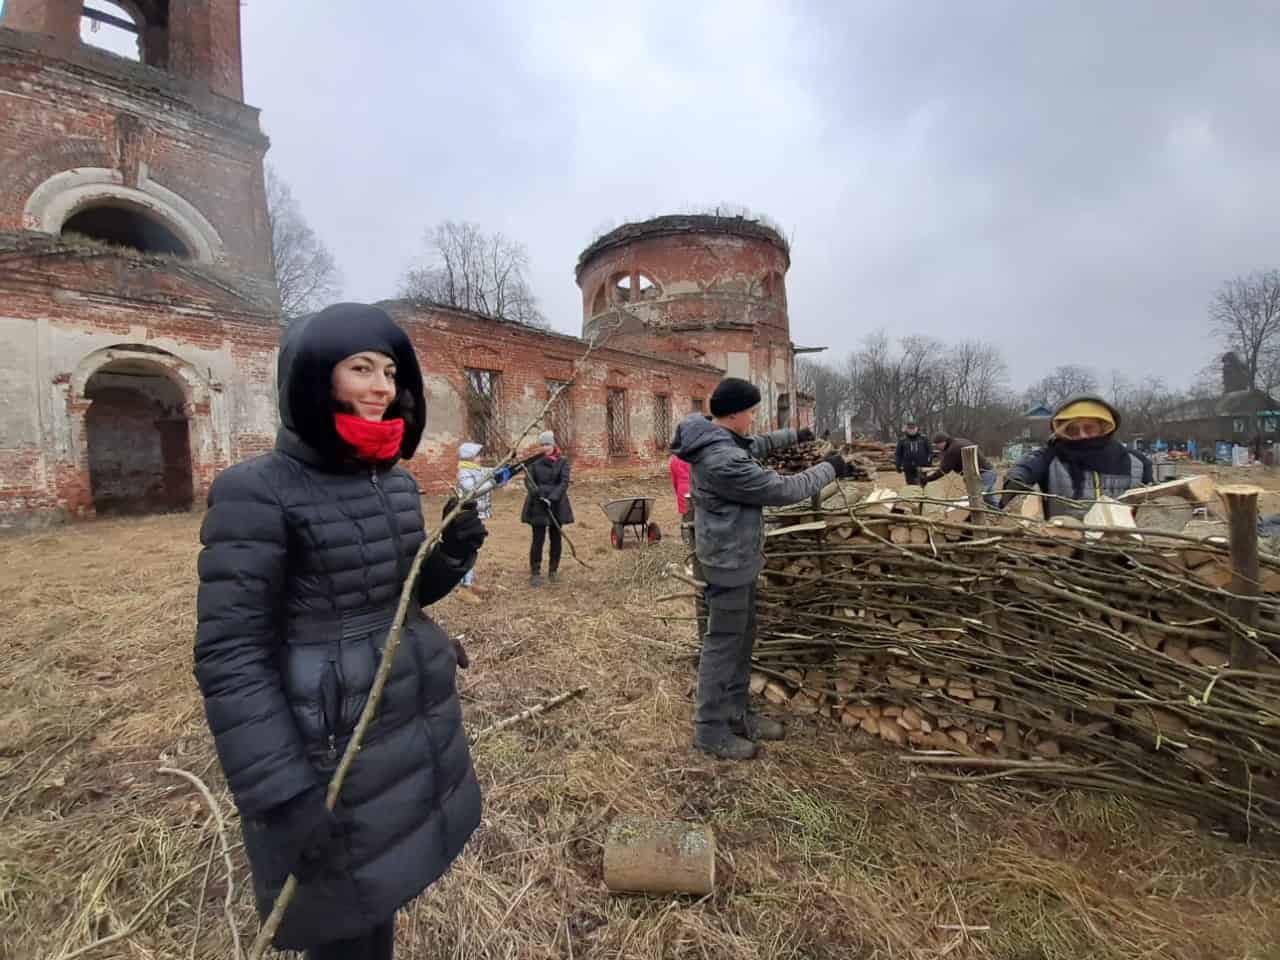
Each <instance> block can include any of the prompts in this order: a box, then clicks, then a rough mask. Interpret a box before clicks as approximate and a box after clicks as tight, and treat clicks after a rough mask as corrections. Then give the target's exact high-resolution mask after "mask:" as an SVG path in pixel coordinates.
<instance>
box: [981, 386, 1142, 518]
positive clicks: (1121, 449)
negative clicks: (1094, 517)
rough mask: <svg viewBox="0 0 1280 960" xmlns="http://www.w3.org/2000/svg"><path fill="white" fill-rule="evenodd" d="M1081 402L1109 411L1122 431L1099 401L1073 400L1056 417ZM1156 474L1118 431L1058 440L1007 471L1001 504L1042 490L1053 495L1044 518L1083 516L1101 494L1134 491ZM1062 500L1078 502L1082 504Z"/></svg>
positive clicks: (1117, 417)
mask: <svg viewBox="0 0 1280 960" xmlns="http://www.w3.org/2000/svg"><path fill="white" fill-rule="evenodd" d="M1082 400H1088V401H1092V402H1093V403H1099V404H1102V405H1103V406H1104V407H1106V408H1107V410H1109V411H1110V412H1111V417H1112V420H1113V422H1114V423H1115V425H1116V429H1117V430H1118V429H1119V427H1120V412H1119V411H1118V410H1116V408H1115V407H1113V406H1111V404H1109V403H1107V402H1106V401H1105V400H1103V399H1102V398H1101V397H1095V396H1076V397H1069V398H1068V399H1066V400H1064V401H1063V402H1062V403H1060V404H1058V407H1057V409H1056V410H1055V411H1054V417H1055V418H1056V417H1057V416H1058V414H1059V413H1060V412H1061V411H1062V410H1065V409H1066V408H1067V407H1069V406H1070V405H1071V404H1073V403H1077V402H1079V401H1082ZM1152 472H1153V471H1152V467H1151V461H1150V460H1148V459H1147V458H1146V457H1145V456H1143V455H1142V454H1141V453H1138V452H1137V451H1136V450H1129V449H1128V448H1127V447H1125V446H1124V444H1122V443H1121V442H1120V441H1119V440H1117V439H1116V438H1115V431H1112V432H1111V433H1108V434H1106V435H1105V436H1102V437H1094V438H1093V439H1090V440H1067V439H1064V438H1062V437H1058V436H1054V437H1051V438H1050V440H1049V442H1048V444H1047V445H1046V446H1044V447H1042V448H1041V449H1039V450H1037V451H1036V452H1035V453H1033V454H1031V455H1030V456H1027V457H1024V458H1023V459H1021V460H1019V461H1018V462H1017V463H1015V464H1014V465H1013V466H1012V467H1010V468H1009V472H1008V473H1007V474H1006V475H1005V479H1004V488H1003V496H1002V497H1001V498H1000V505H1001V506H1002V507H1004V506H1006V505H1007V504H1008V502H1009V501H1010V500H1012V499H1013V498H1014V497H1015V496H1017V494H1018V493H1020V492H1022V491H1025V490H1033V489H1035V488H1039V489H1040V490H1041V492H1043V493H1048V494H1051V495H1052V497H1050V498H1048V499H1046V500H1045V516H1046V517H1049V518H1052V517H1055V516H1064V515H1069V516H1076V517H1080V516H1083V515H1084V513H1085V512H1087V510H1088V507H1089V505H1090V504H1091V503H1092V502H1093V501H1095V500H1097V499H1098V497H1099V496H1108V497H1112V498H1114V497H1117V496H1119V495H1120V494H1122V493H1124V492H1125V491H1126V490H1129V489H1132V488H1133V487H1137V486H1141V485H1143V484H1148V483H1151V481H1152ZM1061 498H1067V499H1070V500H1074V501H1077V503H1078V505H1072V504H1070V503H1068V502H1066V500H1065V499H1061Z"/></svg>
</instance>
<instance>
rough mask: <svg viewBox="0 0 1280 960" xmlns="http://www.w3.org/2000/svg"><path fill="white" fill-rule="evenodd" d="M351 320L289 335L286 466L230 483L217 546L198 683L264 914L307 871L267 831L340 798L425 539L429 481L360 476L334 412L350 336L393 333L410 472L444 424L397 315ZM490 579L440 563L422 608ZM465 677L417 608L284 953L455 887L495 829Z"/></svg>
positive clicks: (287, 930)
mask: <svg viewBox="0 0 1280 960" xmlns="http://www.w3.org/2000/svg"><path fill="white" fill-rule="evenodd" d="M339 306H340V307H344V308H348V309H347V310H346V311H345V313H344V312H343V311H342V310H339V309H338V308H329V309H328V310H326V311H323V312H322V313H320V314H317V315H315V316H314V317H311V318H308V319H307V320H305V321H297V322H295V323H294V324H293V326H292V327H291V328H290V330H289V332H288V333H287V334H286V337H285V341H284V343H283V344H282V350H281V356H280V376H279V384H280V400H281V419H282V421H283V423H284V426H283V427H282V429H281V430H280V434H279V437H278V439H277V443H276V449H275V451H274V452H272V453H269V454H266V455H265V456H261V457H258V458H256V459H254V460H249V461H247V462H244V463H240V464H237V465H236V466H234V467H231V468H230V469H228V470H226V471H224V472H223V473H222V474H221V475H220V476H218V478H217V479H216V481H215V482H214V484H213V488H212V489H211V490H210V493H209V511H208V514H207V515H206V517H205V521H204V525H203V527H202V529H201V541H202V543H203V544H204V549H203V550H202V552H201V554H200V561H199V571H200V589H199V600H198V614H199V627H198V632H197V636H196V645H195V674H196V679H197V681H198V682H199V685H200V690H201V692H202V693H203V694H204V698H205V700H204V703H205V711H206V714H207V717H208V721H209V727H210V729H211V730H212V731H213V734H214V737H215V741H216V745H217V751H218V757H219V759H220V760H221V762H222V769H223V771H224V773H225V774H226V778H227V781H228V783H229V784H230V786H231V790H232V792H233V794H234V796H235V801H236V805H237V807H238V808H239V810H240V814H241V819H242V826H243V830H244V840H245V849H246V851H247V853H248V855H249V860H250V863H251V865H252V868H253V879H254V886H255V890H256V893H257V897H258V906H259V909H260V910H261V911H262V912H263V913H264V915H265V913H266V912H267V911H269V909H270V907H271V904H272V902H273V901H274V899H275V897H276V895H277V894H278V892H279V890H280V887H281V886H282V884H283V882H284V879H285V877H286V875H287V873H288V871H289V868H290V866H291V864H289V863H286V862H284V860H283V856H284V855H283V851H282V850H281V845H280V838H279V837H278V836H273V833H272V831H271V830H269V829H268V827H267V823H266V817H265V816H264V815H265V814H266V813H267V812H268V811H270V810H271V809H272V808H273V807H277V806H278V805H280V804H282V803H284V802H285V801H287V800H289V799H291V798H293V797H295V796H297V795H298V794H300V793H302V792H303V791H305V790H308V789H311V788H313V787H315V786H317V785H323V784H326V783H327V782H328V780H329V777H330V775H331V774H332V772H333V770H334V768H335V767H336V766H337V763H338V759H339V757H340V756H341V753H342V750H343V748H344V747H345V746H346V744H347V741H348V739H349V737H350V734H351V731H352V730H353V728H354V727H355V723H356V720H357V718H358V717H359V715H360V711H361V709H362V708H363V707H364V705H365V702H366V700H367V698H368V694H369V688H370V685H371V683H372V680H373V675H374V671H375V670H376V669H377V666H378V663H379V660H380V659H381V651H382V648H383V644H384V642H385V639H386V635H387V630H388V627H389V625H390V621H391V618H392V615H393V612H394V609H395V604H396V602H397V600H398V597H399V594H400V588H401V584H402V583H403V582H404V579H405V576H406V574H407V572H408V570H409V565H410V562H411V561H412V558H413V555H414V552H415V551H416V550H417V548H418V546H419V545H420V544H421V543H422V541H423V538H424V528H423V519H422V511H421V506H420V503H421V501H420V496H419V492H418V487H417V484H416V482H415V481H414V479H413V478H412V477H411V476H410V475H409V474H408V473H407V472H406V471H405V470H403V469H402V468H399V467H397V466H395V463H394V461H393V462H391V463H384V464H379V465H377V466H370V465H368V464H363V465H361V464H360V463H359V462H357V461H354V460H352V459H351V458H350V456H349V451H345V452H344V445H343V444H342V442H341V441H340V440H338V438H337V436H336V433H335V432H334V430H333V427H332V416H331V414H330V412H329V404H330V401H329V398H328V389H329V388H328V376H329V373H328V371H329V370H331V369H332V367H333V363H334V362H336V360H337V359H342V356H348V355H350V353H354V352H357V351H358V350H359V349H368V347H367V346H364V347H357V348H356V349H354V350H352V349H349V345H350V342H349V341H348V342H347V343H346V344H345V345H344V342H343V340H344V337H349V335H350V329H351V325H352V324H353V323H372V324H377V325H378V326H379V329H380V330H381V332H382V333H383V334H385V336H386V338H387V340H386V342H388V343H389V344H390V346H391V348H392V349H394V356H395V357H396V360H397V364H398V368H399V369H398V373H397V381H398V386H400V387H401V388H402V392H401V399H400V400H399V401H397V404H396V405H395V406H394V407H393V409H392V411H390V414H389V415H396V414H405V415H406V431H405V440H404V443H403V445H402V447H401V454H402V456H409V455H411V454H412V453H413V450H414V449H415V448H416V446H417V443H418V439H419V437H420V436H421V433H422V424H421V416H420V415H418V414H419V412H420V411H423V410H425V404H424V402H423V396H422V378H421V374H420V372H419V370H418V365H417V360H416V358H415V357H414V353H413V349H412V346H411V345H410V343H409V341H408V339H407V338H406V337H405V336H404V334H403V333H402V332H401V331H400V330H399V329H398V328H396V327H395V326H394V324H392V323H391V321H390V319H389V318H388V317H387V316H386V314H384V313H382V311H380V310H377V309H376V308H371V307H364V306H361V305H339ZM357 308H358V309H357ZM331 311H337V312H336V313H334V314H331ZM361 311H365V312H363V313H362V312H361ZM369 311H372V313H373V314H376V315H377V316H371V315H370V314H369V313H368V312H369ZM384 321H385V323H384ZM388 328H389V329H388ZM343 350H345V351H346V352H345V353H342V351H343ZM335 352H338V353H341V354H342V355H341V356H338V357H336V359H335V358H334V357H333V356H332V354H333V353H335ZM415 415H417V416H415ZM473 562H474V556H472V557H468V558H464V559H455V558H452V557H449V556H448V555H446V554H445V553H443V552H442V551H440V550H437V551H436V552H435V553H434V555H433V556H432V557H431V558H430V559H429V560H428V561H427V562H426V564H425V565H424V567H423V571H422V577H421V580H420V587H419V590H418V600H419V601H420V602H421V603H422V604H430V603H432V602H434V601H435V600H438V599H440V598H441V597H443V596H444V595H445V594H446V593H448V592H449V590H450V589H452V588H453V586H454V585H455V584H456V583H457V582H458V580H459V579H460V578H461V577H462V575H463V574H464V573H465V572H466V570H467V569H468V568H469V567H470V565H471V563H473ZM456 663H457V661H456V658H455V654H454V651H453V648H452V646H451V644H450V642H449V640H448V638H447V637H446V636H445V634H444V633H443V631H441V629H440V628H439V627H438V626H436V624H435V623H433V622H432V621H431V620H429V619H427V618H426V617H425V616H423V615H422V614H421V611H420V610H419V609H417V608H416V607H411V614H410V618H409V620H408V622H407V623H406V625H405V631H404V634H403V637H402V640H401V643H400V647H399V649H398V650H397V651H396V656H395V662H394V664H393V667H392V672H391V675H390V679H389V681H388V683H387V686H386V688H385V692H384V694H383V697H382V700H381V703H380V706H379V709H378V714H377V718H376V719H375V721H374V722H373V725H372V727H371V728H370V730H369V732H368V734H367V736H366V739H365V741H364V746H363V749H362V750H361V751H360V753H359V754H358V755H357V758H356V760H355V763H354V765H353V767H352V769H351V772H350V774H349V775H348V778H347V781H346V785H345V787H344V789H343V791H342V794H341V797H340V799H339V801H338V807H337V811H336V813H337V817H338V820H339V823H340V825H341V831H342V836H343V844H342V848H343V854H342V855H341V856H339V857H338V858H336V860H337V861H338V862H334V863H331V864H330V865H329V866H328V867H327V868H326V869H324V870H323V871H322V872H321V873H320V875H319V876H317V877H316V878H315V879H314V880H313V881H310V882H308V883H306V884H303V885H302V886H301V887H300V888H299V890H298V894H297V896H296V897H295V899H294V900H293V902H292V904H291V905H290V907H289V909H288V912H287V913H286V916H285V921H284V924H283V925H282V927H281V928H280V932H279V933H278V935H277V937H276V940H275V943H276V946H278V947H282V948H290V949H302V948H305V947H308V946H313V945H315V944H318V943H325V942H328V941H332V940H336V939H344V938H349V937H353V936H358V935H360V934H362V933H363V932H365V931H367V930H368V929H370V928H371V927H373V926H375V925H376V924H379V923H383V922H385V921H386V920H387V919H388V918H389V917H390V916H391V915H392V914H393V913H394V912H395V910H396V909H397V908H398V907H399V906H401V905H402V904H403V903H405V902H406V901H408V900H410V899H412V898H413V897H415V896H416V895H417V894H419V893H420V892H421V891H422V890H423V889H424V888H425V887H426V886H427V885H428V884H430V883H431V882H433V881H434V880H435V879H436V878H437V877H439V876H440V875H441V874H442V873H444V871H445V870H446V869H447V868H448V867H449V864H450V863H451V862H452V861H453V859H454V858H455V857H457V855H458V853H459V852H460V851H461V850H462V847H463V845H464V844H465V843H466V841H467V838H468V837H470V835H471V833H472V832H473V831H474V830H475V829H476V826H477V825H478V824H479V822H480V788H479V784H478V783H477V781H476V777H475V773H474V771H473V770H472V767H471V758H470V755H469V753H468V750H467V741H466V738H465V735H464V732H463V727H462V712H461V708H460V706H459V702H458V695H457V691H456V689H455V686H454V671H455V668H456Z"/></svg>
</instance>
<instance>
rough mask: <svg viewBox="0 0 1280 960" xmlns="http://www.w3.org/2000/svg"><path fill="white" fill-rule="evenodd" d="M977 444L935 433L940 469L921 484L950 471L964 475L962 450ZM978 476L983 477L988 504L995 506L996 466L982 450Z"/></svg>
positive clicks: (979, 457) (934, 441)
mask: <svg viewBox="0 0 1280 960" xmlns="http://www.w3.org/2000/svg"><path fill="white" fill-rule="evenodd" d="M974 446H977V444H975V443H974V442H973V441H972V440H966V439H965V438H964V437H952V436H950V435H948V434H946V433H935V434H934V435H933V448H934V449H935V450H937V451H938V469H937V470H934V471H933V472H932V473H930V474H928V475H926V476H925V477H924V479H923V480H922V481H921V483H920V485H921V486H924V485H925V484H928V483H933V482H934V481H935V480H941V479H942V478H943V477H945V476H946V475H947V474H948V473H958V474H960V475H961V476H964V459H963V457H962V456H961V453H960V451H962V450H963V449H964V448H965V447H974ZM978 476H979V477H981V478H982V492H983V493H984V494H985V495H986V497H985V499H986V501H987V505H988V506H992V507H994V506H995V505H996V501H997V498H996V497H995V496H994V495H993V494H992V492H991V491H992V490H994V489H995V486H996V468H995V466H994V465H993V464H992V463H991V461H990V460H988V459H987V458H986V457H984V456H983V455H982V451H981V450H979V451H978Z"/></svg>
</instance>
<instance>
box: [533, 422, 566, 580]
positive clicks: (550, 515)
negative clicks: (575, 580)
mask: <svg viewBox="0 0 1280 960" xmlns="http://www.w3.org/2000/svg"><path fill="white" fill-rule="evenodd" d="M538 445H539V446H541V447H542V456H541V457H539V458H538V459H537V460H535V461H533V463H531V464H530V465H529V467H528V469H527V470H526V471H525V479H524V486H525V498H524V509H522V510H521V511H520V522H521V523H527V524H529V525H530V526H531V527H533V541H532V543H530V545H529V584H530V586H534V587H540V586H542V545H543V543H544V542H545V541H546V540H547V539H548V538H549V539H550V540H551V556H550V558H549V563H548V564H547V579H548V580H550V581H551V582H552V583H555V582H556V577H557V576H558V571H559V570H560V548H561V546H562V544H561V539H562V538H561V536H560V528H561V527H567V526H568V525H569V524H571V523H573V506H572V505H571V504H570V503H569V461H568V459H567V458H566V457H565V455H564V453H563V452H561V450H560V448H559V447H558V446H556V437H555V434H554V433H552V432H551V431H550V430H544V431H543V432H542V433H540V434H539V435H538Z"/></svg>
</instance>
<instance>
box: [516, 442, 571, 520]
mask: <svg viewBox="0 0 1280 960" xmlns="http://www.w3.org/2000/svg"><path fill="white" fill-rule="evenodd" d="M569 477H570V474H569V461H568V459H566V458H565V457H564V456H563V455H561V456H559V457H557V458H556V459H555V460H548V459H547V458H546V457H541V458H539V459H537V460H535V461H533V463H531V464H529V469H528V470H527V471H526V472H525V483H524V486H525V494H524V507H523V508H522V509H521V510H520V522H521V523H527V524H529V525H530V526H534V527H548V526H550V525H551V519H550V517H549V516H548V514H547V504H546V503H543V500H546V501H547V502H548V503H550V504H551V509H552V510H554V511H555V512H556V524H557V525H558V526H561V527H567V526H568V525H569V524H571V523H573V506H572V504H570V503H569Z"/></svg>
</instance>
